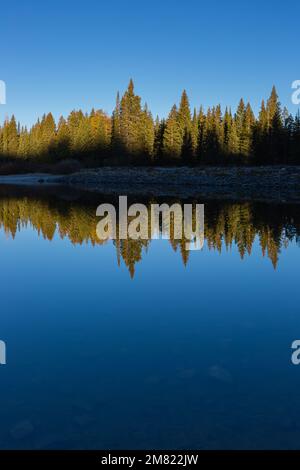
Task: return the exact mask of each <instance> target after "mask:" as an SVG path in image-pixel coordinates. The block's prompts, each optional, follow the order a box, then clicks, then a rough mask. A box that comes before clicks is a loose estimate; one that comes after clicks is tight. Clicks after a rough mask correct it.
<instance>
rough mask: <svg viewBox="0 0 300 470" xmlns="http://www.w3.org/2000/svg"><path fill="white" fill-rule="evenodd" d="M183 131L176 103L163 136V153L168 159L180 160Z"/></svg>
mask: <svg viewBox="0 0 300 470" xmlns="http://www.w3.org/2000/svg"><path fill="white" fill-rule="evenodd" d="M182 139H183V137H182V133H181V127H180V124H179V121H178V112H177V106H176V105H174V106H173V107H172V109H171V112H170V114H169V116H168V119H167V121H166V128H165V132H164V137H163V154H164V156H165V158H167V159H174V160H176V161H179V160H180V157H181V149H182Z"/></svg>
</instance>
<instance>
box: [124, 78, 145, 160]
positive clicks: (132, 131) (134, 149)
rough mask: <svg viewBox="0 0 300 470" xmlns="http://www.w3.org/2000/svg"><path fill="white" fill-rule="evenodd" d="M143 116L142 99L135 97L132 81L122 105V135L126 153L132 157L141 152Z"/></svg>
mask: <svg viewBox="0 0 300 470" xmlns="http://www.w3.org/2000/svg"><path fill="white" fill-rule="evenodd" d="M141 114H142V110H141V98H140V97H139V96H137V95H135V93H134V84H133V81H132V80H130V82H129V85H128V88H127V90H126V92H125V93H124V95H123V97H122V99H121V104H120V135H121V142H122V145H123V147H124V149H125V152H126V153H127V154H129V155H132V156H135V155H137V154H139V153H140V152H141V142H140V134H141V132H140V122H141Z"/></svg>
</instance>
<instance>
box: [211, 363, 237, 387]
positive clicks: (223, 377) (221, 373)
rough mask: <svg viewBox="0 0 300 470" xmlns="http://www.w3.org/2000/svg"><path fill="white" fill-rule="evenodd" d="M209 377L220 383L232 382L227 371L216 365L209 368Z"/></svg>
mask: <svg viewBox="0 0 300 470" xmlns="http://www.w3.org/2000/svg"><path fill="white" fill-rule="evenodd" d="M209 375H210V377H212V378H213V379H216V380H220V381H221V382H227V383H230V382H232V375H231V373H230V372H229V371H228V370H227V369H224V368H223V367H221V366H218V365H215V366H212V367H210V369H209Z"/></svg>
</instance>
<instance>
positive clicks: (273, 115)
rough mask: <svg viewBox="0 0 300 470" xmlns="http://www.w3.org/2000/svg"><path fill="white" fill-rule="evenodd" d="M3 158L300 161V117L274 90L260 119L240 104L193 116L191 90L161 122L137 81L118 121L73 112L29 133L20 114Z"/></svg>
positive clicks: (119, 103)
mask: <svg viewBox="0 0 300 470" xmlns="http://www.w3.org/2000/svg"><path fill="white" fill-rule="evenodd" d="M0 159H1V161H2V162H3V161H4V162H7V161H18V162H20V161H23V162H24V161H34V162H44V163H58V162H61V161H62V160H66V159H74V160H78V161H80V162H81V163H82V164H83V165H85V164H88V163H89V162H92V163H93V164H98V165H103V164H119V165H122V164H124V165H126V164H148V165H149V164H162V165H164V164H167V165H168V164H175V165H182V164H191V165H193V164H250V165H251V164H258V165H260V164H297V163H298V164H299V163H300V114H299V113H298V114H297V115H296V116H295V117H293V116H292V115H291V114H289V112H288V111H287V109H286V108H284V109H282V108H281V105H280V102H279V100H278V95H277V92H276V89H275V87H273V89H272V92H271V95H270V97H269V99H268V100H267V101H266V102H265V101H262V104H261V108H260V112H259V114H258V116H257V117H256V116H255V115H254V113H253V111H252V108H251V105H250V103H245V102H244V101H243V99H241V100H240V102H239V104H238V107H237V109H236V111H235V112H232V110H231V109H230V108H226V109H225V110H224V112H223V111H222V109H221V106H220V105H217V106H214V107H212V108H208V109H207V110H206V112H205V111H204V109H203V107H202V106H201V107H200V108H199V109H194V111H193V112H191V109H190V104H189V99H188V96H187V93H186V91H183V93H182V96H181V100H180V103H179V106H176V105H174V106H173V107H172V109H171V111H170V113H169V115H168V117H167V118H166V119H159V117H157V118H156V119H155V120H154V119H153V117H152V114H151V112H150V110H149V109H148V106H147V104H145V105H144V106H142V104H141V98H140V97H139V96H138V95H136V94H135V92H134V85H133V82H132V80H130V83H129V85H128V88H127V90H126V91H125V93H124V95H123V96H122V97H120V96H119V94H118V95H117V99H116V106H115V109H114V111H113V113H112V116H109V115H107V114H106V113H104V112H103V111H102V110H94V109H93V110H92V111H91V112H90V113H89V114H87V113H83V112H82V111H81V110H79V111H72V112H71V113H70V114H69V116H68V117H67V118H64V117H61V118H60V119H59V121H58V123H56V122H55V120H54V118H53V115H52V114H51V113H49V114H47V115H46V114H45V115H44V116H43V117H42V119H41V120H38V121H37V123H36V124H35V125H33V126H32V127H31V128H30V129H27V127H23V126H21V125H20V124H19V123H17V121H16V118H15V116H12V117H11V118H10V119H6V120H5V122H4V124H3V126H2V127H0Z"/></svg>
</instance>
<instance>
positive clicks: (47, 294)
mask: <svg viewBox="0 0 300 470" xmlns="http://www.w3.org/2000/svg"><path fill="white" fill-rule="evenodd" d="M104 199H105V201H106V202H108V200H109V198H108V197H107V196H106V198H104V197H102V196H100V195H97V196H93V197H92V195H88V196H85V197H83V196H82V195H80V197H79V196H78V195H75V196H74V195H72V194H71V195H70V194H68V193H67V192H65V193H64V192H62V194H60V193H59V191H57V190H53V191H52V192H51V194H47V193H44V194H35V193H33V194H31V193H30V194H29V193H28V191H27V190H21V189H18V190H17V189H15V190H14V189H12V188H11V189H9V190H8V188H1V190H0V227H1V228H0V250H1V270H0V292H1V321H0V339H2V340H4V341H5V342H6V345H7V364H6V365H2V366H0V380H1V392H0V400H1V401H0V410H1V419H0V448H2V449H12V448H20V449H32V448H33V449H75V448H76V449H77V448H83V449H92V448H103V449H105V448H106V449H107V448H109V449H139V448H141V449H143V448H146V449H152V448H156V449H160V448H168V449H170V448H173V449H180V448H189V449H192V448H196V449H216V448H221V449H229V448H230V449H232V448H234V449H241V448H244V449H245V448H246V449H253V448H300V394H299V390H300V366H298V367H297V366H294V365H292V363H291V353H292V351H291V343H292V342H293V340H294V339H298V338H299V339H300V309H299V300H300V288H299V287H300V283H299V266H300V247H299V235H300V207H299V206H297V205H289V204H284V205H283V204H281V205H274V204H271V205H269V204H263V203H249V202H242V203H239V202H228V201H227V202H222V201H198V202H200V203H205V243H204V247H203V249H202V250H201V251H193V252H186V251H185V250H184V244H183V243H182V242H181V241H180V240H179V241H174V240H173V241H168V240H153V241H151V242H137V241H128V242H124V243H123V244H118V243H116V242H112V241H109V242H107V243H99V240H97V237H96V233H95V229H96V223H97V218H96V217H95V211H96V207H97V205H98V204H100V203H102V202H103V200H104Z"/></svg>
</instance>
